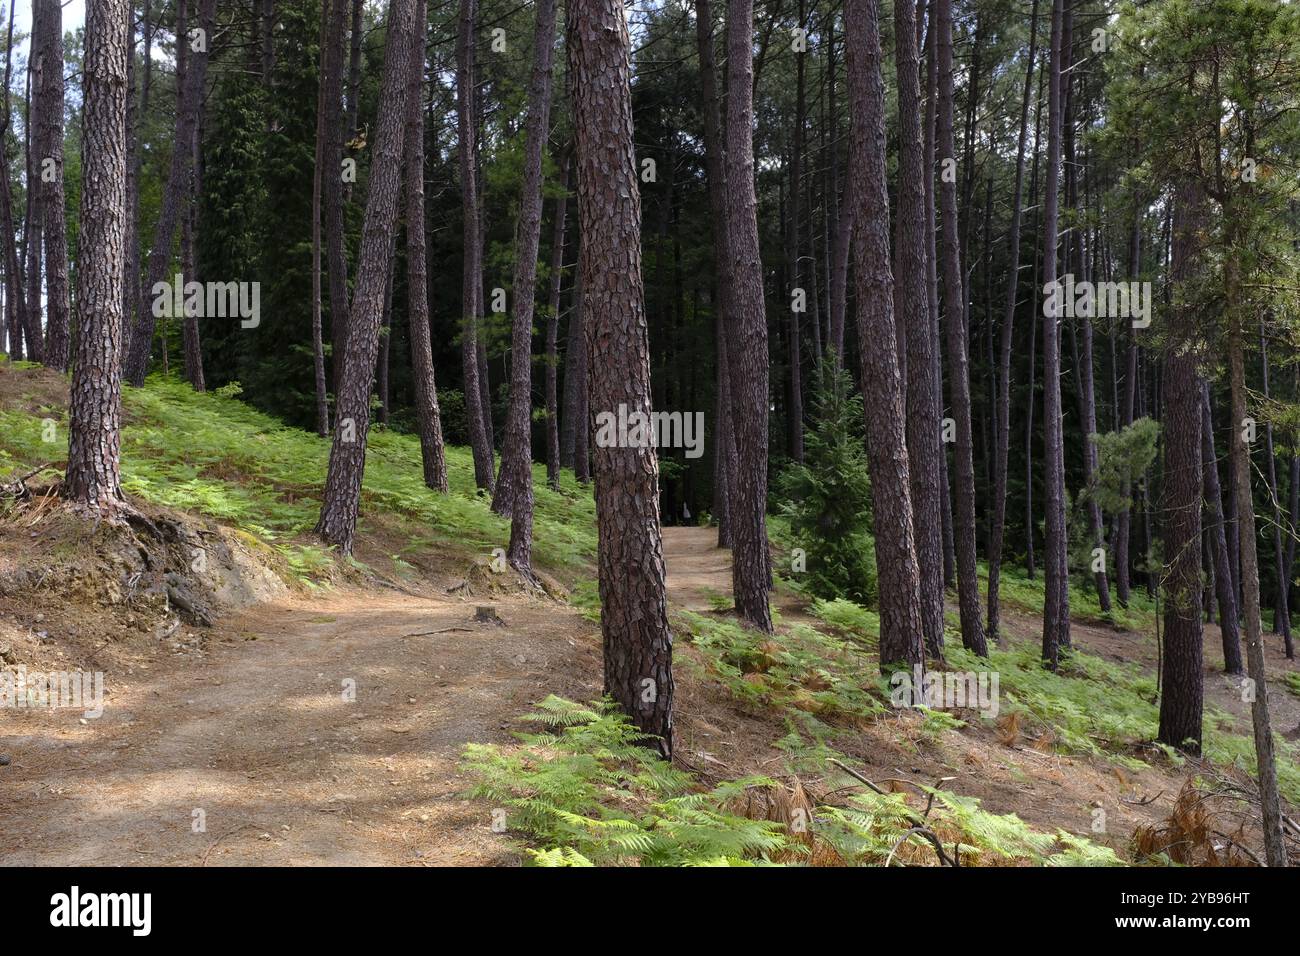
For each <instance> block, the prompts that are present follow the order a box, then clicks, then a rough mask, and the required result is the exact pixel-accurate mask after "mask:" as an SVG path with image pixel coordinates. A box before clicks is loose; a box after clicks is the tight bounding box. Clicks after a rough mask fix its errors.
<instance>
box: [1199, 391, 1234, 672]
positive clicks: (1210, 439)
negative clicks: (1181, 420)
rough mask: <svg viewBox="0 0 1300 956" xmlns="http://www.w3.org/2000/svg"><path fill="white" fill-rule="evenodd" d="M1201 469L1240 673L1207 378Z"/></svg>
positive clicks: (1226, 622) (1218, 584) (1226, 623)
mask: <svg viewBox="0 0 1300 956" xmlns="http://www.w3.org/2000/svg"><path fill="white" fill-rule="evenodd" d="M1201 472H1202V475H1203V476H1204V477H1203V482H1204V485H1205V506H1206V518H1207V519H1208V521H1209V527H1208V529H1207V532H1206V536H1207V537H1208V538H1209V541H1210V550H1211V555H1212V557H1213V559H1214V589H1215V594H1216V595H1217V596H1218V600H1219V630H1220V631H1221V632H1222V635H1223V669H1224V671H1226V672H1227V673H1229V674H1240V673H1241V672H1242V671H1241V638H1240V636H1239V635H1238V633H1237V621H1238V617H1237V595H1236V589H1235V588H1234V587H1233V584H1232V582H1233V575H1232V567H1231V565H1230V563H1229V560H1228V540H1227V534H1226V522H1225V521H1224V512H1223V492H1222V490H1221V488H1220V486H1219V457H1218V454H1217V453H1216V452H1215V450H1214V425H1213V421H1212V417H1211V411H1210V386H1209V383H1208V382H1205V381H1204V380H1202V382H1201Z"/></svg>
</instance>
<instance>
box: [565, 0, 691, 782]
mask: <svg viewBox="0 0 1300 956" xmlns="http://www.w3.org/2000/svg"><path fill="white" fill-rule="evenodd" d="M568 47H569V63H570V70H569V72H570V76H571V77H572V80H571V82H572V84H573V93H574V97H573V98H574V128H575V141H576V153H577V167H578V214H579V218H580V220H581V227H582V236H583V241H582V252H581V258H580V263H579V268H580V269H581V271H582V274H583V277H584V293H583V294H584V295H585V296H587V297H588V299H589V300H590V305H591V309H590V318H591V323H590V326H589V327H588V329H587V346H588V348H589V350H590V355H591V401H592V404H593V406H594V407H595V408H596V409H598V410H612V409H617V408H618V407H619V406H620V405H624V406H627V407H628V408H629V409H630V410H636V411H639V412H641V413H643V414H648V413H649V412H650V405H651V395H650V355H649V352H650V349H649V342H648V339H647V334H646V320H645V306H644V286H643V284H642V279H641V201H640V193H639V190H638V188H637V166H636V156H635V153H634V148H633V138H632V97H631V89H630V86H629V81H630V73H631V65H630V62H629V57H630V52H631V40H630V37H629V36H628V32H627V23H626V21H625V19H624V15H623V7H622V4H620V3H617V2H615V0H570V2H569V5H568ZM595 457H596V523H597V530H598V535H599V549H598V551H599V553H598V565H599V570H600V601H601V613H600V621H601V632H602V635H603V639H604V663H605V692H606V693H607V694H609V695H610V696H611V697H612V698H613V699H614V700H615V701H617V702H618V703H619V705H620V706H622V707H623V709H624V710H625V711H626V712H627V713H628V715H629V716H630V717H631V718H632V720H633V722H634V723H635V724H636V726H637V727H638V728H639V729H640V730H642V731H643V732H645V733H647V734H653V735H654V736H655V737H656V738H658V739H657V745H658V749H659V751H660V753H661V754H662V755H663V756H665V757H668V758H671V757H672V752H673V674H672V651H673V643H672V632H671V631H670V630H669V626H668V601H667V594H666V586H665V571H664V558H663V543H662V539H661V534H660V528H659V487H658V485H659V463H658V457H657V455H656V453H655V449H654V448H653V446H650V445H649V444H643V445H642V446H641V447H633V448H618V447H603V446H598V447H597V448H596V455H595Z"/></svg>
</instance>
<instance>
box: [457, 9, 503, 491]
mask: <svg viewBox="0 0 1300 956" xmlns="http://www.w3.org/2000/svg"><path fill="white" fill-rule="evenodd" d="M477 14H478V3H477V0H460V32H459V34H458V39H457V45H456V116H457V129H458V131H459V145H458V146H457V151H458V152H459V153H460V183H461V184H460V191H461V208H462V209H463V210H464V228H463V230H462V236H463V241H464V247H465V267H464V275H463V281H462V283H461V298H462V303H463V305H462V312H463V315H464V325H463V327H462V329H461V371H462V372H463V374H464V379H465V389H464V393H465V417H466V418H467V419H468V421H469V441H470V447H471V449H472V450H473V453H474V483H475V484H476V485H477V486H478V488H479V490H481V491H486V492H488V493H489V494H491V492H492V483H493V480H494V477H495V476H494V475H493V453H492V444H491V439H490V438H489V437H488V431H487V424H486V418H487V416H488V415H489V414H490V411H489V409H487V408H485V407H484V406H483V392H482V386H481V384H480V382H479V372H480V369H479V356H478V345H479V342H478V338H479V324H480V321H479V319H480V316H481V315H482V314H483V302H482V298H483V264H482V258H481V257H482V255H483V246H482V242H481V241H480V238H479V211H478V206H479V202H478V183H477V179H478V175H477V172H476V163H477V160H476V154H477V152H478V146H477V139H478V132H477V130H476V129H475V123H474V116H475V110H474V100H475V96H476V94H475V90H474V76H475V72H474V30H475V21H476V19H477Z"/></svg>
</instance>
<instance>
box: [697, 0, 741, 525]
mask: <svg viewBox="0 0 1300 956" xmlns="http://www.w3.org/2000/svg"><path fill="white" fill-rule="evenodd" d="M695 45H696V49H697V51H698V53H699V58H700V98H701V110H702V112H703V114H704V163H705V171H706V172H707V174H708V183H709V214H710V215H709V225H710V229H711V233H712V238H713V263H714V269H713V276H714V299H713V303H714V313H715V316H714V319H715V320H714V326H715V338H716V342H715V346H714V347H715V354H716V356H717V359H716V368H717V374H716V379H717V390H718V394H717V403H716V405H717V411H716V414H715V416H714V420H715V421H716V422H717V425H716V427H715V429H714V445H715V448H714V452H713V454H714V469H713V510H714V512H715V517H716V519H717V522H718V547H719V548H730V547H732V545H733V544H734V543H735V538H734V535H733V534H732V520H731V505H732V500H733V499H734V497H735V483H736V467H735V457H736V443H735V436H734V433H733V432H732V417H733V416H732V409H731V386H730V382H731V370H730V367H729V366H730V361H729V357H728V354H727V328H728V327H729V325H730V322H731V320H730V319H729V318H728V316H729V315H730V312H731V309H732V305H731V303H732V301H733V299H734V297H735V290H734V288H733V286H734V283H733V276H732V272H731V270H730V269H729V268H727V265H726V264H727V263H730V262H731V251H730V248H731V247H730V242H729V240H728V237H727V167H726V163H725V162H724V157H723V152H724V149H725V147H724V131H723V123H722V107H721V105H720V102H719V97H718V83H717V68H716V66H715V65H714V60H715V57H714V50H713V12H712V10H711V9H710V4H709V0H695Z"/></svg>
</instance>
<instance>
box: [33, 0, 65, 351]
mask: <svg viewBox="0 0 1300 956" xmlns="http://www.w3.org/2000/svg"><path fill="white" fill-rule="evenodd" d="M38 9H39V10H40V11H41V14H40V22H41V27H40V30H41V40H40V50H39V52H38V53H37V56H38V59H39V60H40V61H41V66H40V68H39V69H38V70H37V75H38V76H39V77H40V84H39V86H38V87H37V89H36V90H35V93H34V100H35V106H36V114H37V118H38V123H37V136H38V138H39V140H40V143H41V146H40V159H41V169H40V175H39V178H38V182H39V184H40V191H41V197H42V198H41V209H42V212H43V215H44V225H45V263H46V265H45V271H46V276H45V286H46V288H45V299H46V304H47V309H48V322H47V336H46V340H45V364H46V365H47V366H49V367H50V368H53V369H58V370H59V371H67V368H68V359H69V354H68V349H69V345H70V342H71V339H70V335H71V329H70V325H69V313H68V310H69V295H68V239H67V225H66V221H65V216H64V194H63V110H64V102H63V8H62V6H61V5H60V3H59V0H39V5H38Z"/></svg>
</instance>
